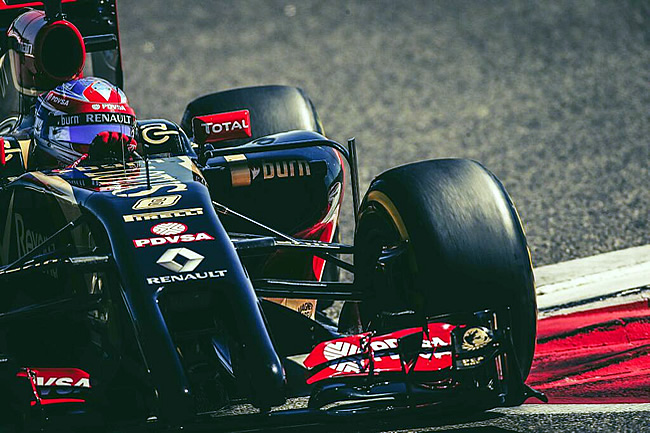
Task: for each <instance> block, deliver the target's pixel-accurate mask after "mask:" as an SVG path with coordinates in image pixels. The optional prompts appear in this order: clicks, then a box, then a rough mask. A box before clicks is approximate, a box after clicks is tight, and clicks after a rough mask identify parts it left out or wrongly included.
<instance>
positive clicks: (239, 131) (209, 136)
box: [192, 110, 252, 144]
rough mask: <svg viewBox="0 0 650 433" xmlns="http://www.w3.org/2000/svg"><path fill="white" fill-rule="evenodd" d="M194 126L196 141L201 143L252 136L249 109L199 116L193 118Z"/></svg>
mask: <svg viewBox="0 0 650 433" xmlns="http://www.w3.org/2000/svg"><path fill="white" fill-rule="evenodd" d="M192 127H193V128H194V141H196V142H197V143H199V144H202V143H215V142H217V141H223V140H232V139H235V138H250V137H251V136H252V133H251V121H250V113H249V112H248V110H239V111H231V112H229V113H218V114H210V115H207V116H197V117H195V118H194V119H192Z"/></svg>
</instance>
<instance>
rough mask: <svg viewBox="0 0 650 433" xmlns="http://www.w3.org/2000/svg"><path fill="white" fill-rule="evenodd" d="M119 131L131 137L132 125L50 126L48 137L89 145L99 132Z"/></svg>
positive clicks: (59, 140)
mask: <svg viewBox="0 0 650 433" xmlns="http://www.w3.org/2000/svg"><path fill="white" fill-rule="evenodd" d="M104 131H108V132H120V133H122V134H124V135H127V136H129V137H131V138H133V127H132V126H127V125H120V124H115V123H104V124H96V125H79V126H52V127H50V137H51V139H52V140H55V141H58V142H64V143H70V144H73V145H75V144H77V145H90V144H91V143H92V142H93V140H94V139H95V137H97V134H99V133H100V132H104Z"/></svg>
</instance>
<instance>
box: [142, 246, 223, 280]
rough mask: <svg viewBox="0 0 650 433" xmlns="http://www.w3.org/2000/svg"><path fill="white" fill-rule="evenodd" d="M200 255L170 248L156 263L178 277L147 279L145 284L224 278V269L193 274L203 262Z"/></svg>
mask: <svg viewBox="0 0 650 433" xmlns="http://www.w3.org/2000/svg"><path fill="white" fill-rule="evenodd" d="M203 259H205V257H203V256H202V255H201V254H199V253H197V252H195V251H192V250H190V249H188V248H171V249H169V250H167V251H165V252H164V253H163V255H162V256H160V258H159V259H158V260H157V261H156V263H158V264H159V265H160V266H162V267H163V268H165V269H168V270H170V271H173V272H176V273H177V274H179V275H164V276H160V277H148V278H147V284H149V285H153V284H167V283H179V282H184V281H196V280H209V279H215V278H223V277H225V276H226V272H227V270H226V269H219V270H212V271H204V272H193V271H194V270H195V269H196V268H198V267H199V265H200V264H201V263H202V262H203Z"/></svg>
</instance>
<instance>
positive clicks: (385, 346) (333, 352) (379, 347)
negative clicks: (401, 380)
mask: <svg viewBox="0 0 650 433" xmlns="http://www.w3.org/2000/svg"><path fill="white" fill-rule="evenodd" d="M454 328H455V326H453V325H450V324H448V323H438V322H436V323H429V325H428V335H427V333H424V332H423V331H422V328H421V327H418V328H409V329H403V330H400V331H396V332H392V333H390V334H385V335H380V336H373V335H372V334H371V333H365V334H358V335H353V336H350V337H344V338H338V339H336V340H331V341H325V342H323V343H320V344H318V345H317V346H316V347H315V348H314V350H312V352H311V353H310V354H309V356H308V357H307V358H306V359H305V361H304V365H305V367H306V368H307V369H309V370H312V372H314V371H316V373H315V374H313V375H312V376H311V377H310V378H309V379H307V383H308V384H312V383H314V382H318V381H321V380H325V379H331V378H335V377H341V376H345V377H348V376H366V375H369V374H380V373H387V372H402V371H404V372H407V373H408V372H409V371H414V372H431V371H439V370H444V369H449V368H451V366H452V357H451V332H452V330H453V329H454ZM418 333H421V334H422V344H421V349H422V353H420V354H419V355H418V356H417V358H416V359H415V363H414V364H411V365H410V366H409V365H405V363H404V362H403V360H401V359H400V355H399V353H398V345H399V339H401V338H403V337H406V336H410V335H416V334H418ZM337 359H341V362H335V361H336V360H337ZM318 367H321V368H322V367H324V368H322V369H319V368H318ZM405 370H406V371H405Z"/></svg>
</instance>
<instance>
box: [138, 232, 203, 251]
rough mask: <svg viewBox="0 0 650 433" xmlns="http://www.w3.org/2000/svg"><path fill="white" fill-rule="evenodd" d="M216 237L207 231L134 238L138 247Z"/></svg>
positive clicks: (197, 240) (182, 242) (198, 240)
mask: <svg viewBox="0 0 650 433" xmlns="http://www.w3.org/2000/svg"><path fill="white" fill-rule="evenodd" d="M213 240H214V238H213V237H212V236H210V235H209V234H207V233H203V232H201V233H186V234H183V235H171V236H160V237H156V238H145V239H134V240H133V245H134V246H135V247H136V248H143V247H157V246H160V245H170V244H185V243H189V242H200V241H213Z"/></svg>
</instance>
